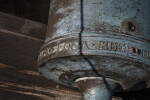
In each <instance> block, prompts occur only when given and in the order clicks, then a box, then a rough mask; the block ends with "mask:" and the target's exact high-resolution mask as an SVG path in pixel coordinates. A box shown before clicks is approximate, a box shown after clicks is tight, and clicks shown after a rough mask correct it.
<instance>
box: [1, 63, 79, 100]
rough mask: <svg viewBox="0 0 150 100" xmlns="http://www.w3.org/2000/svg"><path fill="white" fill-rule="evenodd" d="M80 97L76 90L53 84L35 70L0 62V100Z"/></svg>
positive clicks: (42, 99) (43, 99)
mask: <svg viewBox="0 0 150 100" xmlns="http://www.w3.org/2000/svg"><path fill="white" fill-rule="evenodd" d="M20 67H21V66H20ZM80 99H81V96H80V93H79V91H78V90H76V89H70V88H68V87H64V86H60V85H58V84H55V83H54V82H52V81H49V80H47V79H45V78H43V77H41V76H40V75H39V73H37V72H36V71H31V70H27V69H18V68H17V67H14V66H8V65H4V64H0V100H80Z"/></svg>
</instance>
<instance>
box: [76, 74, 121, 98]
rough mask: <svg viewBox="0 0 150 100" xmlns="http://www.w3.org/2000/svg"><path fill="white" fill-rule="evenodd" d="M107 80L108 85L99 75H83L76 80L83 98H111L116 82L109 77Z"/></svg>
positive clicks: (116, 85)
mask: <svg viewBox="0 0 150 100" xmlns="http://www.w3.org/2000/svg"><path fill="white" fill-rule="evenodd" d="M107 82H108V83H107V85H108V86H107V85H106V84H105V82H104V81H103V79H102V78H100V77H83V78H79V79H77V80H76V84H77V85H78V87H79V89H80V91H81V93H82V99H83V100H111V98H112V95H113V91H114V90H116V88H117V87H118V83H117V82H116V81H114V80H110V79H108V80H107ZM109 90H110V91H109Z"/></svg>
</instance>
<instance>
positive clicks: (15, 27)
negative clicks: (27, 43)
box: [0, 12, 47, 40]
mask: <svg viewBox="0 0 150 100" xmlns="http://www.w3.org/2000/svg"><path fill="white" fill-rule="evenodd" d="M46 28H47V25H46V24H42V23H39V22H34V21H31V20H28V19H24V18H21V17H17V16H14V15H10V14H7V13H3V12H0V29H3V30H8V31H12V32H15V33H18V34H22V35H26V36H31V37H35V38H38V39H42V40H44V39H45V34H46Z"/></svg>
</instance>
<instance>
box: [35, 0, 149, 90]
mask: <svg viewBox="0 0 150 100" xmlns="http://www.w3.org/2000/svg"><path fill="white" fill-rule="evenodd" d="M149 5H150V0H119V1H118V0H51V6H50V14H49V23H48V29H47V35H46V41H45V44H44V45H43V46H42V48H41V50H40V54H39V58H38V67H39V72H40V73H41V74H42V75H43V76H44V77H46V78H47V79H51V80H53V81H54V82H56V83H60V84H62V85H67V86H72V87H76V85H75V84H74V82H75V80H76V79H78V78H81V77H95V76H97V74H96V73H95V70H96V72H98V73H99V74H100V75H102V76H104V77H106V78H107V77H108V78H110V79H113V80H116V81H118V82H119V83H120V84H121V86H122V87H123V89H125V90H126V89H130V88H132V87H134V86H135V85H136V84H138V83H140V82H144V83H148V82H149V81H150V79H149V77H150V7H149ZM81 46H82V48H81ZM81 49H82V50H81ZM81 51H82V52H81ZM81 54H82V55H81ZM83 55H84V57H82V56H83ZM85 57H86V58H87V59H85ZM89 62H90V63H89ZM93 69H95V70H93Z"/></svg>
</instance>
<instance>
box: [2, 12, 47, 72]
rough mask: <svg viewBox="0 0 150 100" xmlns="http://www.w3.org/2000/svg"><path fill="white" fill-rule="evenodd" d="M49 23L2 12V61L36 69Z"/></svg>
mask: <svg viewBox="0 0 150 100" xmlns="http://www.w3.org/2000/svg"><path fill="white" fill-rule="evenodd" d="M46 27H47V25H45V24H42V23H38V22H34V21H31V20H27V19H24V18H20V17H16V16H13V15H9V14H6V13H2V12H0V62H3V63H5V64H8V65H13V66H18V68H20V66H21V67H23V68H24V69H31V70H36V63H37V57H38V51H39V49H40V47H41V45H42V44H43V43H44V38H45V34H46Z"/></svg>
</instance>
